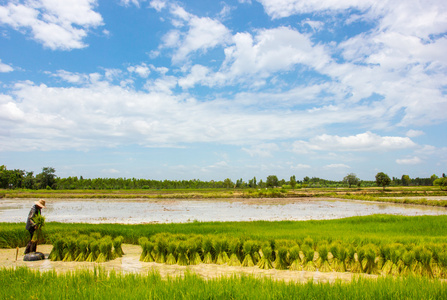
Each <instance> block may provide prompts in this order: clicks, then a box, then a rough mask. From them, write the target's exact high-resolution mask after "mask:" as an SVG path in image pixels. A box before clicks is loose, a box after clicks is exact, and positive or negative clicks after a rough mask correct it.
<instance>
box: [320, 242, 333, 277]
mask: <svg viewBox="0 0 447 300" xmlns="http://www.w3.org/2000/svg"><path fill="white" fill-rule="evenodd" d="M328 254H329V250H328V248H327V246H326V245H321V246H320V247H319V248H318V255H319V258H318V260H319V268H318V270H319V271H320V272H331V271H332V268H331V266H330V265H329V261H328Z"/></svg>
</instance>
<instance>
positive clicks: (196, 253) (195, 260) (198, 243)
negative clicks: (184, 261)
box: [188, 236, 203, 265]
mask: <svg viewBox="0 0 447 300" xmlns="http://www.w3.org/2000/svg"><path fill="white" fill-rule="evenodd" d="M201 248H202V237H201V236H196V237H194V238H191V239H189V240H188V255H189V264H190V265H198V264H201V263H203V261H202V257H201V256H200V249H201Z"/></svg>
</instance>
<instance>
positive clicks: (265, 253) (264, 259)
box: [257, 243, 273, 270]
mask: <svg viewBox="0 0 447 300" xmlns="http://www.w3.org/2000/svg"><path fill="white" fill-rule="evenodd" d="M272 253H273V250H272V247H271V246H270V243H264V244H263V245H262V246H261V259H260V260H259V261H258V264H257V266H258V267H259V268H260V269H264V270H268V269H273V264H272Z"/></svg>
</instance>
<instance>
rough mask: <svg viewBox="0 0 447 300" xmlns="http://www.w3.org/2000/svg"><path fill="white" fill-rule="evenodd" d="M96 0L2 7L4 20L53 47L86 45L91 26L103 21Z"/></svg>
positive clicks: (0, 18) (38, 1) (0, 20)
mask: <svg viewBox="0 0 447 300" xmlns="http://www.w3.org/2000/svg"><path fill="white" fill-rule="evenodd" d="M95 6H96V0H64V1H59V0H36V1H27V2H25V3H24V4H21V3H18V2H10V3H8V4H7V5H5V6H0V23H4V24H7V25H9V26H11V27H13V28H14V29H16V30H18V31H20V32H22V31H23V29H25V30H29V31H30V32H31V34H32V36H33V38H34V39H35V40H36V41H38V42H40V43H42V44H43V45H44V46H45V47H48V48H50V49H53V50H56V49H58V50H71V49H78V48H84V47H86V46H87V45H86V44H84V42H83V39H84V38H85V37H86V36H87V34H88V31H89V29H90V28H94V27H97V26H100V25H102V24H103V20H102V17H101V15H100V14H99V13H97V12H95V11H94V10H93V9H94V7H95Z"/></svg>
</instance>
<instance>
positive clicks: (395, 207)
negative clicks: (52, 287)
mask: <svg viewBox="0 0 447 300" xmlns="http://www.w3.org/2000/svg"><path fill="white" fill-rule="evenodd" d="M34 201H35V199H1V200H0V222H24V221H25V220H26V216H27V214H28V212H29V210H30V208H31V206H32V205H33V203H34ZM379 213H380V214H393V215H407V216H417V215H444V214H447V210H446V209H445V208H439V207H429V206H416V205H402V204H393V203H389V204H388V203H382V202H381V203H376V202H367V201H358V200H340V199H327V198H325V199H315V198H312V199H308V198H306V199H269V200H267V201H266V200H265V199H263V200H260V202H259V203H257V202H256V200H252V199H250V200H247V199H232V200H231V201H228V200H218V199H209V200H180V199H171V200H115V199H109V200H106V199H101V200H78V199H76V200H73V199H58V200H48V201H47V208H46V209H44V210H43V214H44V215H45V217H46V220H47V221H48V222H67V223H72V222H73V223H80V222H82V223H128V224H139V223H183V222H191V221H195V220H197V221H204V222H205V221H256V220H269V221H280V220H322V219H337V218H345V217H352V216H365V215H371V214H379Z"/></svg>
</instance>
